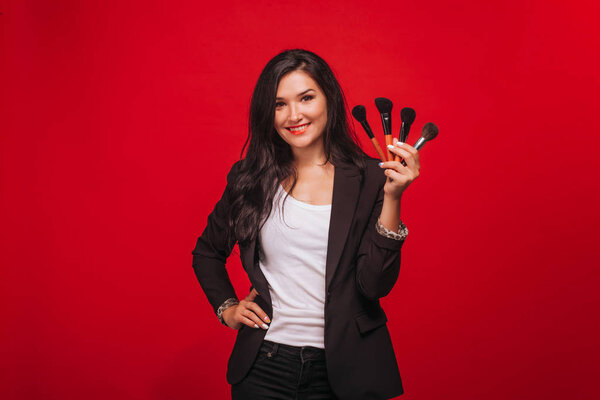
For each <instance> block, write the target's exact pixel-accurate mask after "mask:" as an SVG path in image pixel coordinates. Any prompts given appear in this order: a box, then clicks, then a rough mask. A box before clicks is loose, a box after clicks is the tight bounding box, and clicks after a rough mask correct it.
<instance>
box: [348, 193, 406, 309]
mask: <svg viewBox="0 0 600 400" xmlns="http://www.w3.org/2000/svg"><path fill="white" fill-rule="evenodd" d="M383 195H384V192H383V186H381V187H380V188H379V191H378V193H377V200H376V201H375V205H374V206H373V210H372V211H371V215H370V217H369V222H368V223H367V228H366V229H365V233H364V234H363V237H362V239H361V242H360V246H359V249H358V254H357V264H356V285H357V287H358V290H359V291H360V292H361V293H362V294H363V295H364V296H365V297H366V298H368V299H370V300H376V299H378V298H380V297H384V296H387V295H388V294H389V293H390V291H391V290H392V288H393V287H394V285H395V283H396V281H397V279H398V274H399V273H400V249H401V248H402V245H403V244H404V240H397V239H392V238H388V237H385V236H383V235H381V234H379V233H378V232H377V230H376V224H377V220H378V218H379V215H380V214H381V209H382V207H383Z"/></svg>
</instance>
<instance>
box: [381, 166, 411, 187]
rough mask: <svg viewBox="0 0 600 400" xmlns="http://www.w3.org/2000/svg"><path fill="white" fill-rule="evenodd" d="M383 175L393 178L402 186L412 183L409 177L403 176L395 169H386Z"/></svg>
mask: <svg viewBox="0 0 600 400" xmlns="http://www.w3.org/2000/svg"><path fill="white" fill-rule="evenodd" d="M383 173H384V174H385V175H386V176H387V177H388V178H391V179H392V180H393V181H394V182H395V183H398V184H399V185H400V186H405V185H406V184H407V183H409V182H410V181H411V179H410V177H409V176H408V175H403V174H401V173H399V172H397V171H395V170H393V169H386V170H385V171H383Z"/></svg>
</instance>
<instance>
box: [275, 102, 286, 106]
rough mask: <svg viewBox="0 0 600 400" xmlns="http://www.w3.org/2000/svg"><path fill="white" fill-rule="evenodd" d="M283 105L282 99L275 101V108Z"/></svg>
mask: <svg viewBox="0 0 600 400" xmlns="http://www.w3.org/2000/svg"><path fill="white" fill-rule="evenodd" d="M283 106H285V103H284V102H283V101H278V102H276V103H275V108H281V107H283Z"/></svg>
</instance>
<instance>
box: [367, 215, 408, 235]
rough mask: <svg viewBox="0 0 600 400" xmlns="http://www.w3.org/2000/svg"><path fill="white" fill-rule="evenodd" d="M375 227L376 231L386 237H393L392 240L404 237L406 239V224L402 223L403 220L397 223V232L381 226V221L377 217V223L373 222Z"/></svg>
mask: <svg viewBox="0 0 600 400" xmlns="http://www.w3.org/2000/svg"><path fill="white" fill-rule="evenodd" d="M375 229H376V230H377V233H379V234H380V235H381V236H385V237H386V238H390V239H394V240H404V239H406V236H408V229H407V228H406V225H404V222H402V221H400V225H398V233H396V232H394V231H390V230H389V229H387V228H386V227H385V226H383V225H382V224H381V221H380V220H379V218H377V223H376V224H375Z"/></svg>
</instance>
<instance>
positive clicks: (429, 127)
mask: <svg viewBox="0 0 600 400" xmlns="http://www.w3.org/2000/svg"><path fill="white" fill-rule="evenodd" d="M439 132H440V130H439V129H438V127H437V125H436V124H434V123H433V122H428V123H426V124H425V126H424V127H423V130H422V131H421V137H420V138H419V140H417V142H416V143H415V145H414V146H413V147H414V148H415V149H417V150H421V149H422V148H423V146H425V143H427V142H429V141H431V140H433V139H435V137H436V136H437V135H438V133H439ZM400 162H401V163H402V165H404V166H405V167H406V161H404V160H402V161H400Z"/></svg>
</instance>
